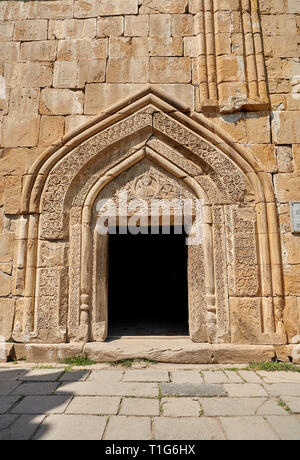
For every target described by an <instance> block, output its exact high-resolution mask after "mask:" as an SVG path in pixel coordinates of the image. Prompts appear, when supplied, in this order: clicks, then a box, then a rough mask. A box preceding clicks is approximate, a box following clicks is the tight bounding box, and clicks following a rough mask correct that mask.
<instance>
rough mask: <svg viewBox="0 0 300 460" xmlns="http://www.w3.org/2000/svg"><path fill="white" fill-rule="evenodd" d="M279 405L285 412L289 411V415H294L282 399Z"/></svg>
mask: <svg viewBox="0 0 300 460" xmlns="http://www.w3.org/2000/svg"><path fill="white" fill-rule="evenodd" d="M278 405H279V406H280V407H282V408H283V409H284V410H285V411H287V412H288V413H289V414H291V413H292V411H291V409H290V408H289V406H288V405H287V404H286V403H285V402H284V401H282V399H280V400H279V401H278Z"/></svg>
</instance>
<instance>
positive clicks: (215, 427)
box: [153, 417, 225, 441]
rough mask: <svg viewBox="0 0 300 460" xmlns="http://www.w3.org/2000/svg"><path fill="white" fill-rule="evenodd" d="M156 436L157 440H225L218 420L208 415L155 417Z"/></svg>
mask: <svg viewBox="0 0 300 460" xmlns="http://www.w3.org/2000/svg"><path fill="white" fill-rule="evenodd" d="M153 427H154V437H155V439H157V440H170V441H171V440H174V439H175V440H178V441H180V440H194V441H196V440H200V441H202V440H224V439H225V435H224V433H223V431H222V428H221V425H220V424H219V422H218V420H215V419H211V418H207V417H201V418H196V417H189V418H171V417H161V418H155V419H154V423H153Z"/></svg>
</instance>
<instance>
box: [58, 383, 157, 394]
mask: <svg viewBox="0 0 300 460" xmlns="http://www.w3.org/2000/svg"><path fill="white" fill-rule="evenodd" d="M56 393H57V394H70V395H77V396H136V397H139V396H141V397H143V396H144V397H149V398H151V397H157V396H158V385H157V384H155V383H127V382H120V383H109V382H104V383H102V384H101V385H100V384H99V382H97V381H93V382H73V383H65V384H62V385H61V386H60V387H58V389H57V390H56Z"/></svg>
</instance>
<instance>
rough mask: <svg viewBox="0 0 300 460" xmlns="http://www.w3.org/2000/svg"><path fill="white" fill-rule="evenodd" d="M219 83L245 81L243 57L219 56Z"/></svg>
mask: <svg viewBox="0 0 300 460" xmlns="http://www.w3.org/2000/svg"><path fill="white" fill-rule="evenodd" d="M217 69H218V72H217V73H218V83H222V82H228V81H232V82H237V81H245V69H244V57H243V56H218V57H217Z"/></svg>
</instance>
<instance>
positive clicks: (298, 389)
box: [264, 383, 300, 397]
mask: <svg viewBox="0 0 300 460" xmlns="http://www.w3.org/2000/svg"><path fill="white" fill-rule="evenodd" d="M264 388H265V389H266V391H267V392H268V393H269V394H270V395H273V396H280V397H282V396H300V385H299V383H273V384H269V385H268V384H265V385H264Z"/></svg>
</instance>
